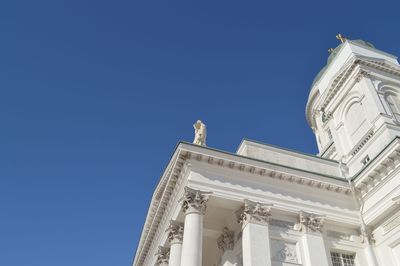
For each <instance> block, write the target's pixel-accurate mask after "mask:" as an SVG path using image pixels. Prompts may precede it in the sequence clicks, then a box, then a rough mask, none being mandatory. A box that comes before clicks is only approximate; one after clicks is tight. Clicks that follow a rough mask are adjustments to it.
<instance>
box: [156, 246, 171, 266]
mask: <svg viewBox="0 0 400 266" xmlns="http://www.w3.org/2000/svg"><path fill="white" fill-rule="evenodd" d="M156 256H157V261H156V265H157V266H168V259H169V248H166V247H163V246H159V247H158V252H157V253H156Z"/></svg>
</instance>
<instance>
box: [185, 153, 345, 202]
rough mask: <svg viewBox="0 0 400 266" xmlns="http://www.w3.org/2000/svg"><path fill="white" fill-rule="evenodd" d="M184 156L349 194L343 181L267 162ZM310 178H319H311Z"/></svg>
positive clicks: (198, 155) (199, 154) (195, 155)
mask: <svg viewBox="0 0 400 266" xmlns="http://www.w3.org/2000/svg"><path fill="white" fill-rule="evenodd" d="M186 156H187V159H188V160H196V161H197V162H202V163H206V164H210V165H214V166H217V167H221V168H227V169H231V170H236V171H240V172H246V173H248V174H253V175H258V176H263V177H266V178H270V179H276V180H280V181H284V182H288V183H296V184H298V185H303V186H308V187H313V188H316V189H321V190H327V191H332V192H336V193H343V194H346V195H348V194H349V193H350V192H351V190H350V188H349V187H348V185H347V181H346V180H345V179H340V178H333V177H327V176H324V175H322V174H318V173H313V172H310V171H305V170H302V169H296V168H291V167H288V166H283V165H277V164H272V163H267V162H264V164H265V165H263V166H261V165H256V164H254V163H253V164H252V163H250V162H251V160H253V159H252V158H248V159H249V162H244V161H238V160H233V159H232V158H223V157H219V156H216V155H212V154H205V153H199V152H196V151H193V150H190V151H187V152H186ZM277 166H278V167H277ZM288 170H294V171H292V173H290V171H288ZM295 172H298V173H295ZM311 176H314V177H319V178H313V177H311ZM338 181H339V182H338Z"/></svg>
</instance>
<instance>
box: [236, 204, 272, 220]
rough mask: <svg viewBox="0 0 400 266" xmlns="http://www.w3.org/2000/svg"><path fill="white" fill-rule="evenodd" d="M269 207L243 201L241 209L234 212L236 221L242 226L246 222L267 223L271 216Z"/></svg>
mask: <svg viewBox="0 0 400 266" xmlns="http://www.w3.org/2000/svg"><path fill="white" fill-rule="evenodd" d="M271 207H272V205H270V204H261V203H259V202H253V201H250V200H245V201H244V204H243V206H242V208H240V209H239V210H238V211H237V212H236V216H237V221H238V223H240V224H242V225H244V224H246V223H248V222H255V223H268V221H269V217H270V216H271Z"/></svg>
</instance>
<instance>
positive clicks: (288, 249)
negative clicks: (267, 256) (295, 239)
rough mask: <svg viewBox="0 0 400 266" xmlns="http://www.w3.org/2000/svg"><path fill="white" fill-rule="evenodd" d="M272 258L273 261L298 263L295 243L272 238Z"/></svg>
mask: <svg viewBox="0 0 400 266" xmlns="http://www.w3.org/2000/svg"><path fill="white" fill-rule="evenodd" d="M271 258H272V260H273V261H279V262H287V263H296V264H297V263H298V262H299V261H298V259H297V251H296V244H295V243H288V242H285V241H283V240H277V239H271Z"/></svg>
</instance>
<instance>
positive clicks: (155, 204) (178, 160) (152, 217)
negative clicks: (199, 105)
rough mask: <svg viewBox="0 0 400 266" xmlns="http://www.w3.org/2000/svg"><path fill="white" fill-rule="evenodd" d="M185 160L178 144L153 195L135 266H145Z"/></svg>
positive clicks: (134, 262)
mask: <svg viewBox="0 0 400 266" xmlns="http://www.w3.org/2000/svg"><path fill="white" fill-rule="evenodd" d="M185 159H186V157H185V156H183V155H182V154H181V151H180V149H179V144H178V146H177V147H176V148H175V152H174V155H173V156H172V158H171V160H170V163H169V164H168V166H167V168H166V170H165V172H164V174H163V176H162V177H161V179H160V182H159V183H158V185H157V188H156V190H155V192H154V194H153V198H152V200H151V203H150V206H149V210H148V214H147V217H146V220H145V224H144V226H143V230H142V234H141V237H140V242H139V245H138V248H137V250H136V256H135V259H134V261H133V265H143V262H144V260H145V259H146V256H147V254H148V251H149V249H150V248H151V244H152V242H153V239H154V237H155V233H156V230H157V228H158V225H159V224H160V221H161V218H162V216H163V215H164V212H165V207H166V206H167V204H168V202H169V200H170V197H171V194H172V191H173V189H174V187H175V184H176V182H177V179H178V177H179V174H180V173H181V170H182V167H183V166H184V162H185Z"/></svg>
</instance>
